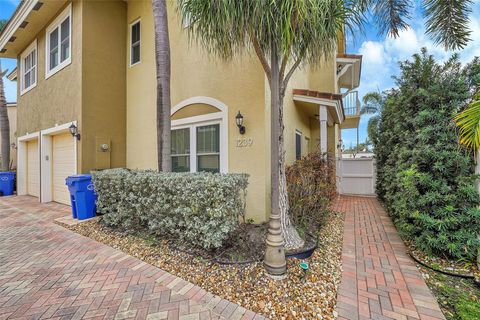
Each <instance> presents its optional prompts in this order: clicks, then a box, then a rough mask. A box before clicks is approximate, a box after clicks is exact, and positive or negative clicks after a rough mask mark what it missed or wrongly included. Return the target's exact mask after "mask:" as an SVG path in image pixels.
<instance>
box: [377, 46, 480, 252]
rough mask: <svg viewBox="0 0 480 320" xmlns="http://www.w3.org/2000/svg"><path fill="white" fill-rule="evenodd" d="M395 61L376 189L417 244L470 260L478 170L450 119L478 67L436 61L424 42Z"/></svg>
mask: <svg viewBox="0 0 480 320" xmlns="http://www.w3.org/2000/svg"><path fill="white" fill-rule="evenodd" d="M474 62H475V63H476V62H478V61H477V60H475V61H474ZM400 68H401V75H400V76H399V77H397V78H396V83H397V86H398V88H396V89H393V90H391V91H388V92H385V93H384V101H383V104H384V105H383V108H382V112H381V117H380V122H379V125H378V133H377V140H376V141H375V142H376V145H375V153H376V157H377V175H378V177H377V193H378V194H379V196H380V197H381V198H382V199H383V200H384V201H385V204H386V206H387V209H388V212H389V214H390V215H391V216H392V217H393V219H394V221H395V224H396V226H397V228H398V229H399V231H400V233H401V234H402V235H403V236H404V237H405V238H406V239H408V240H411V241H412V242H413V243H414V244H415V245H416V246H417V247H419V248H421V249H422V250H423V251H425V252H426V253H429V254H435V255H440V256H447V257H450V258H455V259H462V258H467V259H473V258H474V257H475V255H476V252H477V250H476V248H477V247H478V246H479V241H478V240H477V234H478V233H479V231H480V210H478V209H477V207H478V206H479V205H480V196H479V194H478V193H477V191H476V188H475V180H476V178H477V176H475V175H474V174H473V172H474V163H473V159H472V156H471V154H469V153H468V151H467V150H465V149H464V148H462V147H461V146H459V144H458V137H457V132H456V129H455V125H454V124H453V122H452V120H451V119H452V117H453V115H454V114H456V113H457V112H458V111H459V110H460V109H461V108H463V107H464V106H465V104H466V102H467V101H468V99H469V98H471V92H473V91H474V89H475V88H474V87H475V86H478V84H479V82H478V79H479V78H478V75H479V74H480V72H479V69H480V68H478V67H476V66H474V65H472V64H470V65H468V66H467V67H465V68H462V67H461V64H460V63H459V61H458V58H457V57H456V56H453V57H452V58H451V59H450V60H448V61H447V62H445V63H444V64H439V63H437V62H436V61H435V60H434V59H433V57H432V56H429V55H428V54H427V52H426V50H425V49H423V50H422V53H421V54H416V55H414V56H413V59H412V60H411V61H405V62H402V63H401V64H400ZM475 79H477V80H475Z"/></svg>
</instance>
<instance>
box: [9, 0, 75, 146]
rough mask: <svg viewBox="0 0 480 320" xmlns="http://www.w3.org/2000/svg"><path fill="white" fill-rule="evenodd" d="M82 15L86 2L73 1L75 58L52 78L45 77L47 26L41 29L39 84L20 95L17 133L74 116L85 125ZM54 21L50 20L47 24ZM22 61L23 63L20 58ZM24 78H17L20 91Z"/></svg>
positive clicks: (62, 121)
mask: <svg viewBox="0 0 480 320" xmlns="http://www.w3.org/2000/svg"><path fill="white" fill-rule="evenodd" d="M62 11H63V9H61V10H60V11H59V13H60V12H62ZM81 17H82V3H81V2H73V3H72V40H71V41H72V48H71V57H72V62H71V64H70V65H68V66H66V67H65V68H64V69H62V70H60V71H59V72H57V73H56V74H54V75H52V76H51V77H49V78H48V79H45V38H46V35H45V28H43V29H42V30H40V31H39V32H38V33H37V36H36V39H37V57H38V58H37V85H36V87H35V88H33V89H32V90H30V91H28V92H26V93H25V94H23V95H19V96H18V100H17V103H18V110H17V116H18V122H17V136H19V137H20V136H23V135H25V134H27V133H33V132H36V131H39V130H42V129H47V128H50V127H53V126H55V125H56V124H64V123H68V122H71V121H73V120H77V121H78V126H79V127H80V128H81V116H80V113H81V112H80V110H81V103H82V87H81V75H82V69H81V65H82V63H81V61H82V50H81V39H82V28H81ZM53 20H54V18H52V19H51V21H53ZM51 21H49V22H48V23H47V24H46V27H48V25H49V24H50V22H51ZM18 65H20V64H19V60H18ZM20 82H21V81H18V82H17V85H18V92H20ZM79 149H81V146H79ZM79 152H81V150H79Z"/></svg>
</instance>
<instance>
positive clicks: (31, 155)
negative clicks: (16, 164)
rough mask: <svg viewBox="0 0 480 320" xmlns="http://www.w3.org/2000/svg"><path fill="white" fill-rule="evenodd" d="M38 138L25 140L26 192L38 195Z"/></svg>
mask: <svg viewBox="0 0 480 320" xmlns="http://www.w3.org/2000/svg"><path fill="white" fill-rule="evenodd" d="M38 153H39V151H38V140H32V141H28V142H27V194H29V195H31V196H34V197H38V196H40V161H39V160H40V159H39V155H38Z"/></svg>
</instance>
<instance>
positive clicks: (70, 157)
mask: <svg viewBox="0 0 480 320" xmlns="http://www.w3.org/2000/svg"><path fill="white" fill-rule="evenodd" d="M75 173H76V162H75V140H74V139H73V137H72V135H71V134H70V133H66V134H60V135H56V136H53V137H52V198H53V201H56V202H59V203H64V204H67V205H70V194H69V192H68V188H67V186H66V185H65V178H67V177H68V176H71V175H74V174H75Z"/></svg>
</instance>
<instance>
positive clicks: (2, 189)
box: [0, 172, 15, 196]
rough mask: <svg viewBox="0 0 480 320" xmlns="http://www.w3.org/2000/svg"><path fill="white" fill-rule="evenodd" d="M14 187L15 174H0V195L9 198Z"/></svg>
mask: <svg viewBox="0 0 480 320" xmlns="http://www.w3.org/2000/svg"><path fill="white" fill-rule="evenodd" d="M14 185H15V172H0V195H2V196H11V195H12V194H13V189H14Z"/></svg>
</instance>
